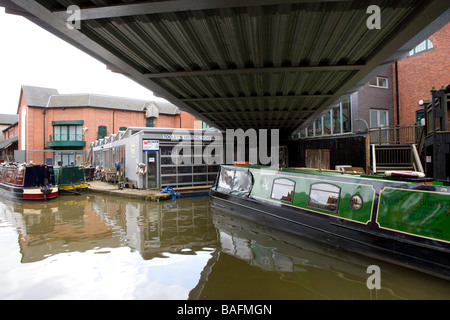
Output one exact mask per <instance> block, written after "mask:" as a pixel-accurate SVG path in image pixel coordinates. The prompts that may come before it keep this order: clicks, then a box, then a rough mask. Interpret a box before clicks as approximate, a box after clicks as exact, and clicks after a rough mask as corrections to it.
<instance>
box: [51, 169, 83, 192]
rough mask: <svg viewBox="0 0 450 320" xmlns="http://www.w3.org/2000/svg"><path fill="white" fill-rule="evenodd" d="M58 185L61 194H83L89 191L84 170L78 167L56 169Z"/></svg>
mask: <svg viewBox="0 0 450 320" xmlns="http://www.w3.org/2000/svg"><path fill="white" fill-rule="evenodd" d="M55 176H56V184H57V185H58V188H59V193H60V194H83V193H86V192H87V190H88V184H87V182H86V181H85V179H84V172H83V168H81V167H78V166H61V167H55Z"/></svg>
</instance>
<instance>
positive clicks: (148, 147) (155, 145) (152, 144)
mask: <svg viewBox="0 0 450 320" xmlns="http://www.w3.org/2000/svg"><path fill="white" fill-rule="evenodd" d="M142 151H159V140H143V146H142Z"/></svg>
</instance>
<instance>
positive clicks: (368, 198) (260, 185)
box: [251, 170, 375, 224]
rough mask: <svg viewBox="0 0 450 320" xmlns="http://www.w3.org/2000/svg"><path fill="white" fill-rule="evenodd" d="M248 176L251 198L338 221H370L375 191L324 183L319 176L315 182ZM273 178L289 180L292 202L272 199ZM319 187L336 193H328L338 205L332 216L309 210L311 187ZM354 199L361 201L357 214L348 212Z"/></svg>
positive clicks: (270, 175)
mask: <svg viewBox="0 0 450 320" xmlns="http://www.w3.org/2000/svg"><path fill="white" fill-rule="evenodd" d="M252 173H253V177H254V186H253V189H252V192H251V196H252V197H255V198H260V199H263V200H268V201H272V202H276V203H282V204H285V205H288V206H294V207H300V208H303V209H306V210H309V211H314V212H317V213H322V214H325V215H331V216H335V217H340V218H342V219H347V220H352V221H355V222H358V223H363V224H366V223H368V222H369V221H370V220H371V216H372V208H373V202H374V197H375V190H374V189H373V187H372V186H370V185H362V184H355V183H346V182H338V181H326V180H324V177H323V176H322V177H319V176H318V177H317V179H314V178H306V177H303V176H298V177H296V176H288V175H282V174H277V173H276V172H274V173H272V172H270V171H259V170H252ZM277 178H283V179H289V180H291V181H294V182H295V193H294V197H293V200H292V202H288V201H283V200H277V199H274V198H272V188H273V181H274V179H277ZM323 184H329V185H331V186H332V187H330V188H334V189H337V190H338V193H337V194H336V193H334V194H333V193H331V192H330V195H337V197H336V199H337V200H338V202H337V203H335V205H337V208H336V212H333V211H332V210H326V209H325V208H319V207H317V206H316V207H313V206H311V202H310V201H311V197H310V193H311V186H312V185H320V186H322V185H323ZM313 188H314V187H313ZM325 194H326V193H325ZM354 195H359V196H361V198H362V199H363V203H362V206H361V208H360V209H359V210H357V211H355V210H352V209H351V207H350V199H351V198H352V196H354ZM325 199H326V198H325Z"/></svg>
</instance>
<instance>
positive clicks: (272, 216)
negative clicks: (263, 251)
mask: <svg viewBox="0 0 450 320" xmlns="http://www.w3.org/2000/svg"><path fill="white" fill-rule="evenodd" d="M410 176H411V175H410V174H409V175H408V176H407V177H401V178H402V180H401V181H398V180H395V175H394V176H392V175H391V177H378V176H371V175H364V174H346V173H339V172H320V171H313V170H308V169H289V168H286V169H281V170H276V169H271V168H264V167H257V166H226V165H224V166H222V167H221V170H220V173H219V176H218V178H217V181H216V183H215V185H214V186H213V187H212V188H211V200H212V204H213V205H214V206H215V207H220V208H222V209H225V210H226V211H228V212H231V213H233V214H236V215H239V216H243V217H246V218H249V219H252V220H256V221H258V222H259V223H262V224H265V225H269V226H271V227H274V228H277V229H282V230H285V231H288V232H291V233H295V234H298V235H301V236H304V237H307V238H312V239H315V240H318V241H321V242H324V243H327V244H330V245H333V246H336V247H339V248H343V249H347V250H350V251H354V252H358V253H361V254H365V255H367V256H370V257H373V258H377V259H382V260H385V261H390V262H393V263H397V264H401V265H404V266H407V267H410V268H413V269H416V270H419V271H423V272H427V273H430V274H433V275H436V276H439V277H442V278H445V279H448V280H450V187H449V186H444V185H442V183H436V182H432V181H429V179H422V178H417V177H410Z"/></svg>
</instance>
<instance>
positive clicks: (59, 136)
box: [49, 134, 84, 141]
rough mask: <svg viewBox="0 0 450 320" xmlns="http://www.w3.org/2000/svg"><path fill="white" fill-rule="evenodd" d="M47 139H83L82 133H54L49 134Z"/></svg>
mask: <svg viewBox="0 0 450 320" xmlns="http://www.w3.org/2000/svg"><path fill="white" fill-rule="evenodd" d="M49 141H84V136H83V135H82V134H55V135H54V136H52V135H50V139H49Z"/></svg>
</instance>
